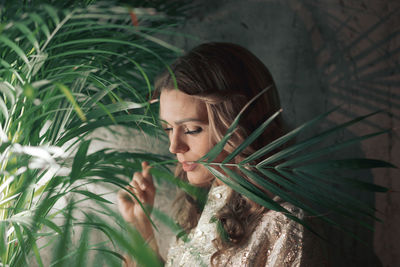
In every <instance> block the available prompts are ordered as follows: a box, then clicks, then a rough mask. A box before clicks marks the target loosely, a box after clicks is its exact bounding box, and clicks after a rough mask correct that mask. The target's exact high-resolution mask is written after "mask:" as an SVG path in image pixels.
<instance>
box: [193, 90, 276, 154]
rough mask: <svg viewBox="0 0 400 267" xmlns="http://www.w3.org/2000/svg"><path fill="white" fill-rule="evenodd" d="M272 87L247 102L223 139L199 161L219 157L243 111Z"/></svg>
mask: <svg viewBox="0 0 400 267" xmlns="http://www.w3.org/2000/svg"><path fill="white" fill-rule="evenodd" d="M270 88H272V86H269V87H267V88H265V89H264V90H262V91H261V92H259V93H258V94H257V95H256V96H254V97H253V98H252V99H251V100H250V101H249V102H247V104H246V105H245V106H244V107H243V108H242V109H241V110H240V112H239V113H238V115H237V116H236V118H235V120H234V121H233V122H232V124H231V126H229V128H228V130H227V131H226V133H225V136H224V137H222V139H221V141H219V142H218V143H217V144H216V145H215V146H214V147H213V148H211V149H210V151H208V153H207V154H206V155H204V156H203V157H201V158H200V159H199V160H197V162H201V161H204V160H207V162H212V161H213V160H214V159H216V158H217V156H218V155H219V154H220V153H221V151H222V150H223V149H224V147H225V145H226V143H227V142H228V140H229V139H230V138H231V136H232V134H233V133H234V131H235V130H236V127H237V126H238V124H239V120H240V117H241V116H242V114H243V112H244V111H245V110H246V109H247V108H248V107H249V106H250V105H251V103H253V102H254V101H255V100H256V99H257V98H258V97H260V96H261V95H262V94H264V93H265V92H267V91H268V90H269V89H270Z"/></svg>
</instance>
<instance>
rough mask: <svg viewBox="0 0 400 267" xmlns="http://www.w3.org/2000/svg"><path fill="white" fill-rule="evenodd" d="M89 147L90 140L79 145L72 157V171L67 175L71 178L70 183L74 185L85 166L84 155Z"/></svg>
mask: <svg viewBox="0 0 400 267" xmlns="http://www.w3.org/2000/svg"><path fill="white" fill-rule="evenodd" d="M89 145H90V140H88V141H83V142H82V143H80V145H79V149H78V151H77V152H76V155H75V157H74V162H73V163H72V170H71V173H70V175H69V176H70V178H71V183H74V182H75V181H76V180H77V179H78V178H79V176H80V174H81V172H82V168H83V166H84V164H85V159H86V154H87V152H88V149H89Z"/></svg>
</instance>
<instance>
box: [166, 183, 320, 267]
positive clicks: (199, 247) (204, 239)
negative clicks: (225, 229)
mask: <svg viewBox="0 0 400 267" xmlns="http://www.w3.org/2000/svg"><path fill="white" fill-rule="evenodd" d="M230 190H231V189H230V188H229V187H228V186H226V185H221V186H216V187H212V188H211V189H210V192H209V194H208V200H207V203H206V205H205V207H204V210H203V212H202V214H201V216H200V219H199V222H198V224H197V227H196V228H194V229H193V230H192V231H191V232H190V233H189V241H187V242H183V241H182V240H181V239H178V240H176V238H174V239H173V241H172V244H171V246H170V249H169V251H168V257H167V260H166V263H165V266H170V267H178V266H193V267H198V266H210V258H211V256H212V255H213V254H214V253H215V252H216V248H215V247H214V245H213V242H212V240H214V239H215V238H216V236H217V227H216V223H215V222H212V220H211V218H212V216H213V215H215V214H216V212H217V211H218V210H219V209H221V207H222V206H223V205H224V204H225V201H226V199H227V197H228V195H229V194H230ZM274 200H278V201H279V199H278V198H275V199H274ZM280 205H281V206H283V207H284V208H286V209H288V210H289V211H291V212H292V213H293V214H295V215H296V216H297V217H299V218H303V212H302V210H300V209H298V208H296V207H294V206H293V205H291V204H289V203H286V202H281V203H280ZM304 233H305V231H304V228H303V226H302V225H300V224H298V223H296V222H294V221H292V220H291V219H289V218H287V217H286V216H285V215H284V214H282V213H280V212H276V211H273V210H270V211H267V212H265V213H264V214H263V216H262V218H261V220H260V222H259V224H258V225H257V226H256V228H255V230H254V232H253V234H252V235H251V236H250V238H249V240H248V241H247V242H246V243H245V244H244V245H242V246H241V247H240V248H239V249H237V250H235V251H234V253H231V254H230V256H229V257H228V256H226V255H224V256H222V259H221V258H219V259H220V260H222V262H223V264H222V266H235V267H236V266H254V267H259V266H268V267H281V266H325V264H324V263H326V262H325V261H324V260H322V259H321V257H320V254H319V253H318V252H317V250H318V246H319V243H320V242H318V241H317V242H316V243H315V242H313V244H310V245H311V246H308V248H307V255H305V253H304V252H305V250H304V242H305V240H307V242H310V240H311V239H305V238H304ZM314 239H316V238H314ZM310 248H311V249H310Z"/></svg>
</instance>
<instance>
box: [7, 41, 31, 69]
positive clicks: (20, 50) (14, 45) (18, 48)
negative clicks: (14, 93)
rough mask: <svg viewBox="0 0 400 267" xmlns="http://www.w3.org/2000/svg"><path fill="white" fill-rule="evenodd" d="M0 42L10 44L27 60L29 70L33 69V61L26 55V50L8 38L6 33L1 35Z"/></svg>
mask: <svg viewBox="0 0 400 267" xmlns="http://www.w3.org/2000/svg"><path fill="white" fill-rule="evenodd" d="M0 42H3V43H4V44H5V45H7V46H9V47H10V48H11V49H12V50H14V52H15V53H16V54H17V55H18V56H19V57H20V58H21V59H22V60H23V61H24V62H25V64H26V66H27V67H28V69H29V70H31V69H32V66H31V63H30V62H29V59H28V58H27V57H26V55H25V53H24V51H23V50H22V49H21V48H20V47H19V46H18V45H17V44H16V43H14V42H13V41H11V40H10V39H8V38H7V37H6V36H5V35H3V34H2V35H0Z"/></svg>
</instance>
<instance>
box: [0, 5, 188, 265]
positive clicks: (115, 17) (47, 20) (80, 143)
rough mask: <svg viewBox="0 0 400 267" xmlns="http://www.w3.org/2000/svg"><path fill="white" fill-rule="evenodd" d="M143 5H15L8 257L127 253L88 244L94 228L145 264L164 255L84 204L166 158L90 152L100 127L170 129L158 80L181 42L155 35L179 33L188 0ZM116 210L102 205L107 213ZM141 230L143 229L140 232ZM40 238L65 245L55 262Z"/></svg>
mask: <svg viewBox="0 0 400 267" xmlns="http://www.w3.org/2000/svg"><path fill="white" fill-rule="evenodd" d="M78 2H79V1H78ZM132 4H134V3H132ZM137 4H138V6H139V7H136V8H133V6H134V5H133V6H132V7H130V6H120V5H116V4H115V3H113V2H110V1H108V2H102V3H97V4H91V5H88V6H85V5H79V6H76V7H73V8H68V9H66V8H63V9H60V8H57V7H55V6H53V5H48V4H42V5H39V4H35V5H34V4H33V3H32V2H30V3H25V4H23V5H21V6H18V5H16V4H15V2H14V4H9V2H7V3H6V4H5V9H6V10H7V12H3V11H2V12H1V24H0V92H1V98H0V136H1V143H0V157H1V161H0V172H1V175H0V263H1V265H2V266H27V265H28V262H30V259H29V258H30V257H31V255H32V253H33V255H34V257H35V258H36V262H37V264H38V265H39V266H44V265H48V264H52V265H57V266H61V265H63V264H64V263H65V262H67V260H69V259H71V258H72V259H75V258H77V260H76V262H77V263H79V265H82V264H83V262H84V261H82V263H81V261H80V260H78V259H83V258H84V257H83V255H85V253H86V252H87V251H88V249H92V250H93V249H98V250H100V251H102V252H103V253H102V254H104V251H108V252H109V253H111V254H112V255H116V256H118V257H119V258H118V260H119V261H120V260H121V258H122V256H121V255H120V254H119V253H117V252H112V251H111V250H108V249H106V248H105V247H104V244H97V246H94V247H93V246H92V247H90V246H89V245H88V244H86V243H87V242H86V241H87V240H89V239H90V238H88V233H89V231H90V230H89V229H94V228H96V229H100V230H102V231H103V232H104V233H106V234H107V235H108V236H109V237H110V238H112V239H113V240H115V239H116V240H119V241H120V242H119V243H118V242H117V241H115V242H117V244H120V245H121V244H122V247H125V249H126V250H127V251H129V252H130V253H131V254H132V255H134V256H135V257H136V258H137V259H138V260H139V262H148V263H154V259H156V258H154V257H149V256H148V255H149V254H148V253H147V254H146V253H143V252H146V251H147V252H149V250H148V249H147V250H146V247H145V246H138V245H137V246H136V247H135V246H133V245H132V244H139V243H138V242H127V241H126V236H123V235H122V231H120V232H121V234H119V235H118V231H117V230H115V229H118V228H115V229H114V228H113V227H111V226H109V223H101V222H99V220H94V219H93V216H95V214H94V213H95V212H93V211H95V209H93V210H92V211H91V212H88V211H85V210H83V211H81V209H82V208H78V204H79V206H80V207H82V203H83V202H84V201H86V200H92V201H95V202H97V203H108V204H110V202H109V201H108V200H107V199H105V198H104V196H102V195H100V194H95V193H93V192H91V191H90V190H88V185H90V184H97V183H108V184H114V185H115V186H116V187H117V188H118V187H119V188H124V187H125V186H126V185H127V181H128V178H127V177H131V176H132V174H133V172H134V171H137V170H139V169H140V162H141V161H143V160H148V161H149V162H155V161H160V160H165V159H166V158H165V157H163V156H162V155H152V154H149V153H140V152H137V153H128V152H124V153H118V152H115V151H110V150H107V149H103V150H100V151H95V152H91V153H88V150H89V145H90V137H89V134H90V133H91V132H93V131H94V130H95V129H97V128H99V127H108V126H113V125H118V124H120V125H125V126H127V127H130V128H134V129H138V130H139V131H143V132H145V133H147V134H149V135H152V136H157V135H158V134H159V131H157V129H158V127H157V124H156V116H155V113H154V108H152V107H151V105H150V103H149V102H147V99H148V98H149V95H150V94H151V92H152V85H151V80H152V79H153V78H154V76H155V75H156V74H157V73H159V72H160V69H161V68H165V67H166V66H168V64H167V63H168V62H169V61H170V60H171V59H172V58H174V57H176V55H177V54H179V53H180V52H181V50H180V49H177V48H175V47H174V46H172V45H169V44H168V43H166V42H164V41H162V40H161V39H159V38H157V37H156V35H163V34H172V33H173V32H172V31H170V30H169V28H170V27H171V26H174V25H176V24H179V23H180V22H181V21H182V19H183V18H184V16H183V15H184V11H185V10H184V8H185V5H180V4H181V3H180V2H179V1H177V2H174V3H171V4H167V3H164V4H163V5H161V4H160V3H158V2H157V3H156V2H154V3H141V2H140V1H138V3H137ZM28 9H29V10H28ZM10 14H13V16H10ZM164 171H165V169H164ZM124 178H125V179H124ZM65 199H66V200H65ZM63 201H67V202H68V204H67V205H65V204H63ZM105 209H106V207H99V208H98V210H99V212H100V213H103V214H104V213H105V212H106V211H105ZM100 210H101V211H100ZM78 212H79V213H83V216H84V219H79V218H78V215H77V213H78ZM110 212H111V211H110ZM113 216H114V215H113ZM114 217H115V216H114ZM62 218H64V219H62ZM60 221H63V223H62V225H60ZM121 223H122V222H121ZM122 224H123V223H122ZM76 226H79V227H80V228H81V229H83V230H82V240H83V241H82V242H81V243H78V244H77V245H78V247H77V248H76V247H75V248H74V247H73V246H71V245H72V244H73V240H72V233H73V232H74V231H76V229H75V227H76ZM122 227H123V228H126V229H129V227H128V226H127V225H123V226H122ZM130 233H131V235H128V236H129V237H132V238H136V239H137V238H140V235H138V234H137V233H136V232H135V231H134V230H133V229H131V231H130ZM118 238H119V239H118ZM54 240H58V241H54ZM52 244H58V245H52ZM140 244H144V242H140ZM41 245H43V247H46V246H51V247H54V255H55V256H54V258H53V260H52V261H51V263H49V262H44V261H43V259H42V253H41V252H42V250H41ZM77 251H79V253H78V252H77ZM72 256H73V257H72ZM75 256H76V257H75ZM140 259H142V260H140ZM156 261H158V260H157V259H156ZM114 263H115V264H117V265H120V262H118V261H117V263H116V262H114Z"/></svg>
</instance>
